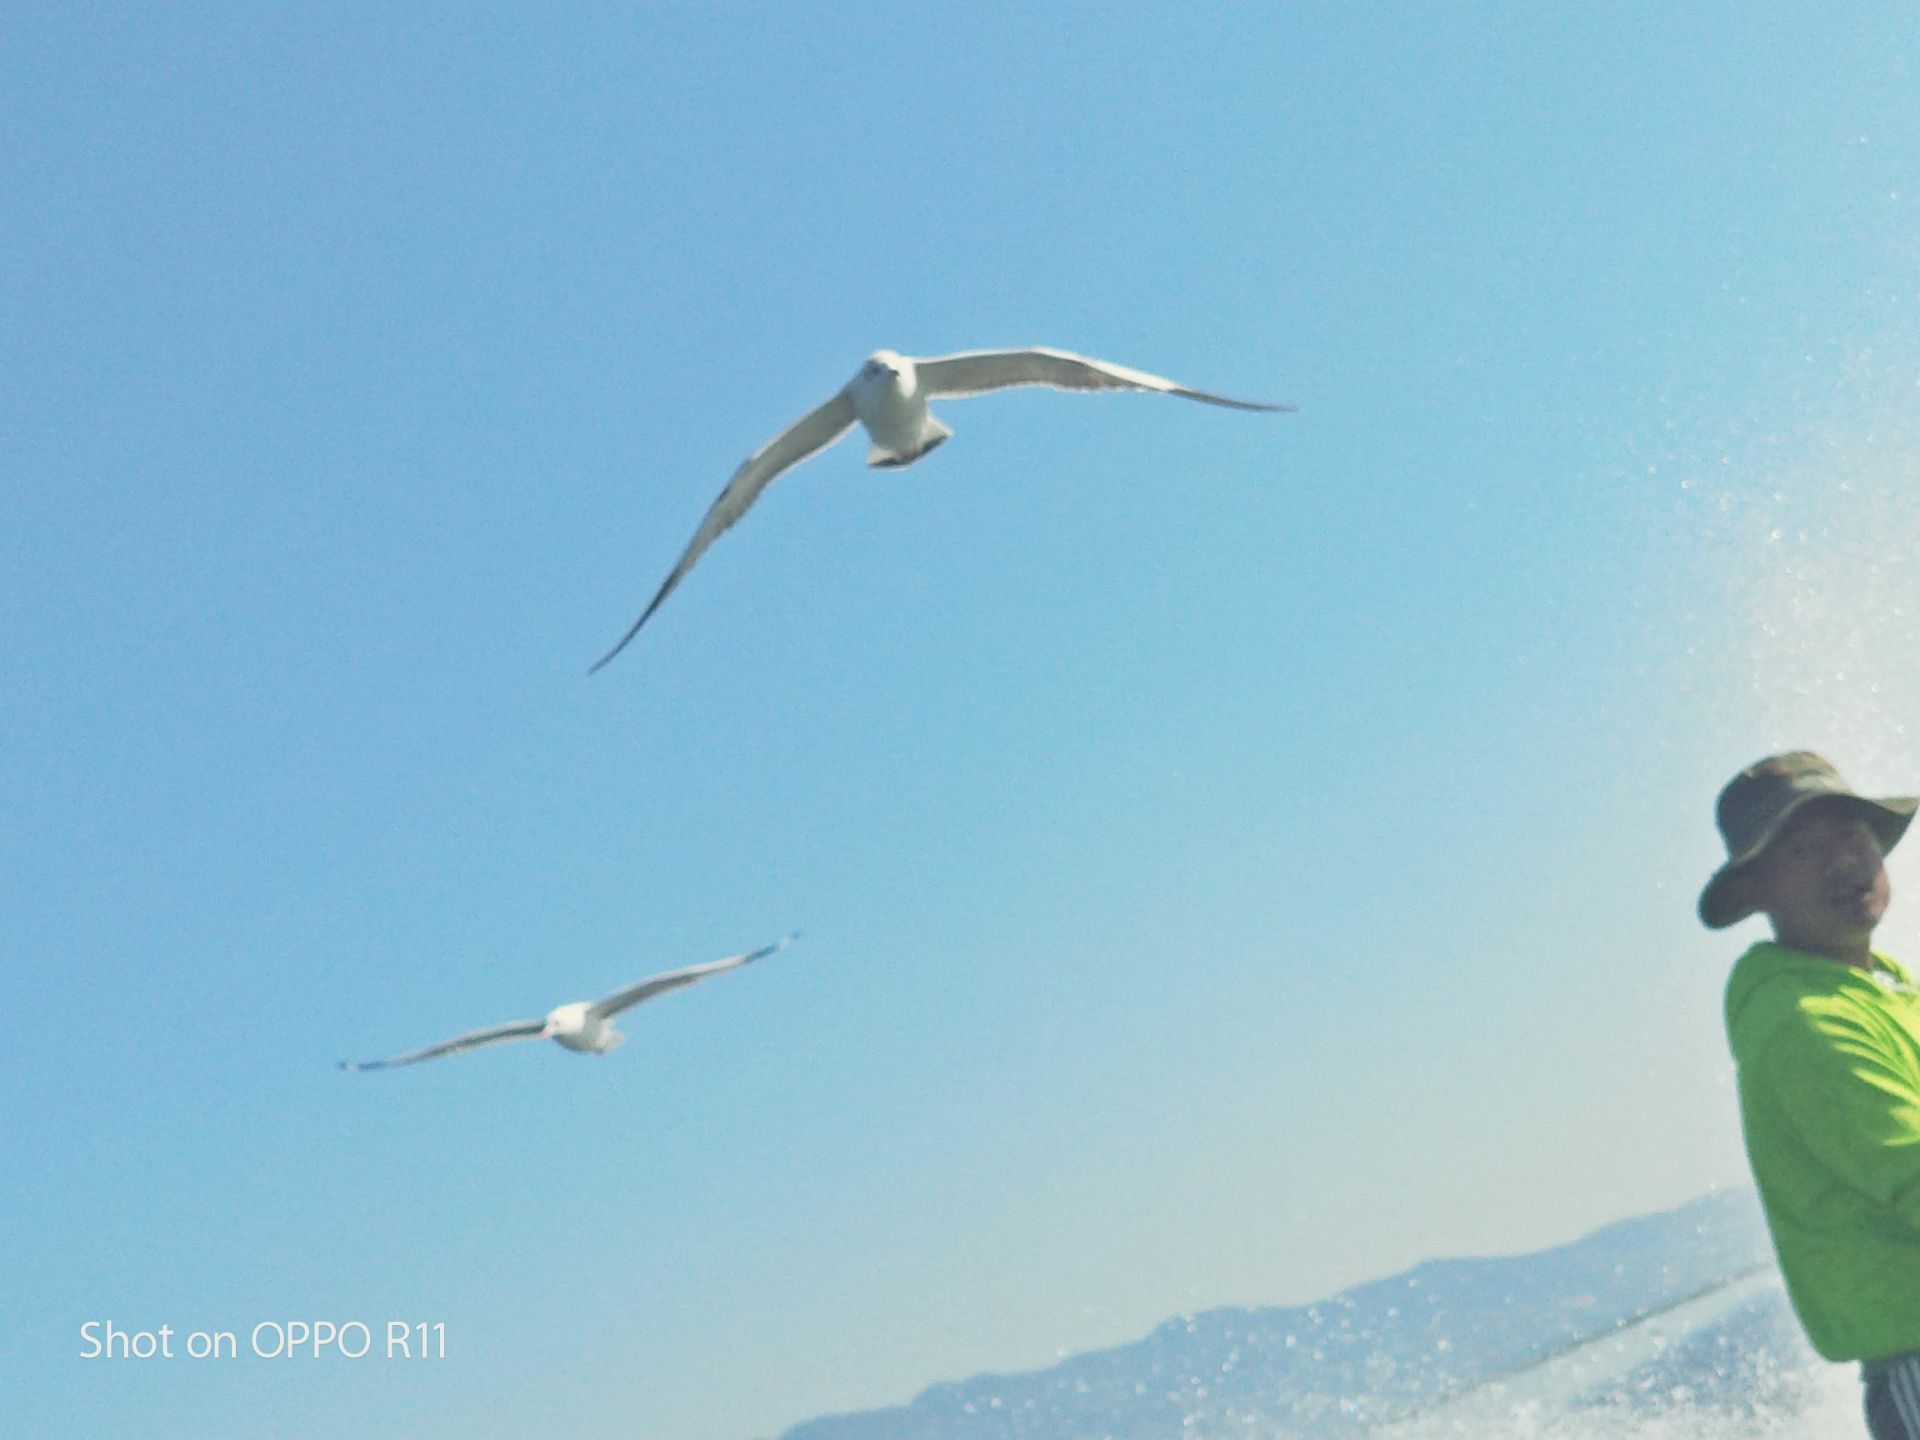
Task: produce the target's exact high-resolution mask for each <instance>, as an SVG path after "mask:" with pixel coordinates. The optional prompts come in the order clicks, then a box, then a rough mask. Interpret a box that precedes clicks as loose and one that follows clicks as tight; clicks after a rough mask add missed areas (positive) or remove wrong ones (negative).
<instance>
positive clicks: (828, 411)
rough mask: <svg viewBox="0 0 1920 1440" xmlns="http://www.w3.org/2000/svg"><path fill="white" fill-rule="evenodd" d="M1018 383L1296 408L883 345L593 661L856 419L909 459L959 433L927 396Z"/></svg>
mask: <svg viewBox="0 0 1920 1440" xmlns="http://www.w3.org/2000/svg"><path fill="white" fill-rule="evenodd" d="M1016 385H1045V386H1051V387H1052V388H1054V389H1056V390H1155V391H1159V392H1160V393H1161V394H1164V395H1182V396H1185V397H1186V398H1187V399H1189V400H1204V401H1206V403H1207V404H1209V405H1226V406H1230V407H1231V408H1233V409H1235V410H1291V409H1292V408H1293V407H1292V406H1291V405H1262V404H1259V403H1256V402H1254V401H1251V400H1232V399H1229V398H1228V397H1226V396H1225V395H1215V394H1213V393H1211V392H1209V391H1206V390H1192V389H1189V388H1188V387H1186V386H1185V385H1178V384H1175V383H1174V382H1173V381H1171V380H1168V379H1166V378H1165V377H1164V376H1160V375H1150V374H1148V373H1147V372H1146V371H1144V370H1132V369H1129V368H1128V367H1126V366H1124V365H1115V364H1113V363H1112V362H1111V361H1107V360H1094V359H1091V358H1089V357H1088V356H1085V355H1075V354H1072V353H1071V352H1069V351H1066V350H1052V349H1048V348H1046V347H1044V346H1034V347H1031V348H1029V349H1025V350H964V351H961V352H959V353H958V354H954V355H936V356H930V357H926V358H921V359H916V358H914V357H913V356H910V355H901V354H898V353H897V352H895V351H892V350H876V351H874V352H873V354H872V355H870V356H869V357H867V362H866V364H864V365H862V366H861V367H860V373H859V374H857V375H855V376H854V377H853V379H851V380H849V381H848V382H847V383H846V385H844V386H843V387H842V388H841V389H840V391H839V393H838V394H836V395H834V396H833V398H832V399H830V400H828V401H827V402H826V403H825V404H824V405H820V406H818V407H816V408H815V409H813V410H812V411H810V412H809V413H807V414H806V415H803V416H801V417H800V419H798V420H796V421H795V422H794V423H793V424H792V425H789V426H788V427H787V428H786V429H785V430H783V431H781V432H780V433H779V434H778V435H776V436H774V437H773V439H771V440H769V441H768V442H767V443H766V444H765V445H762V446H761V447H760V448H759V449H758V450H756V451H754V452H753V454H751V455H749V456H748V457H747V458H746V460H745V461H744V462H742V464H741V466H740V468H739V469H738V470H736V471H734V473H733V478H732V479H731V480H729V481H728V482H727V488H726V489H724V490H722V491H721V492H720V498H719V499H717V500H715V501H714V502H713V505H712V507H711V508H710V509H709V510H708V511H707V517H706V519H705V520H703V521H701V522H700V528H699V530H697V531H696V532H695V533H694V537H693V541H692V543H690V544H689V545H688V546H687V548H686V551H685V552H684V553H683V554H682V555H681V556H680V560H679V563H678V564H676V565H675V566H674V567H673V570H672V572H671V573H669V574H668V576H667V578H666V580H665V581H664V582H663V583H662V584H661V586H660V589H659V590H658V591H657V592H656V593H655V594H654V597H653V600H652V603H650V604H649V605H648V606H647V608H646V610H645V611H643V612H642V613H641V616H640V618H639V619H638V620H636V621H634V622H633V624H632V626H631V627H629V628H628V630H627V633H626V634H625V635H623V636H621V637H620V643H619V644H617V645H615V646H614V647H613V648H612V649H611V650H609V651H608V652H607V653H606V654H605V655H602V656H601V657H600V658H599V659H598V660H597V661H595V662H594V664H593V667H592V668H593V669H594V670H598V669H599V668H600V667H601V666H602V665H605V664H606V663H607V662H608V661H609V660H611V659H613V657H614V656H616V655H618V654H619V653H620V652H621V651H622V650H624V649H625V648H626V647H627V642H628V641H630V640H632V639H633V637H634V636H636V635H638V634H639V633H640V627H641V626H642V625H645V624H646V623H647V621H648V620H649V619H651V618H652V616H653V612H654V611H655V610H658V609H659V608H660V603H661V601H663V600H665V599H666V598H667V596H668V595H670V594H672V593H673V588H674V587H675V586H676V585H678V584H679V583H680V582H681V580H683V579H685V578H686V574H687V572H688V571H689V570H691V569H692V568H693V566H694V562H695V561H696V560H698V559H699V558H700V557H701V555H702V554H704V553H705V552H706V549H707V547H708V546H709V545H711V544H713V542H714V541H715V540H717V539H719V538H720V536H721V535H722V534H723V533H724V532H725V531H726V530H727V528H728V527H729V526H731V525H732V524H733V523H734V522H735V521H736V520H738V519H739V518H740V517H741V516H742V515H744V514H746V513H747V509H748V507H750V506H751V505H752V504H753V502H754V501H755V500H757V499H759V498H760V492H761V491H762V490H765V489H766V488H767V486H769V485H771V484H772V483H773V482H774V480H775V479H777V478H778V477H779V476H780V475H781V474H782V473H784V472H785V471H787V470H790V469H792V468H793V467H794V466H795V465H798V464H799V463H800V462H801V461H802V460H805V459H807V458H808V457H809V456H811V455H816V454H818V453H819V452H820V451H822V450H824V449H826V448H827V447H828V446H829V445H831V444H833V443H834V442H835V441H836V440H838V439H839V438H840V437H841V436H842V435H845V434H846V433H847V431H848V430H850V429H852V428H853V426H854V424H855V423H856V422H857V423H858V424H860V425H861V426H862V427H864V428H865V430H866V432H867V438H868V439H869V440H870V441H872V445H871V447H870V448H869V449H868V451H867V464H869V465H875V466H888V467H898V466H902V465H911V464H912V463H913V462H914V461H916V460H918V459H919V458H920V457H921V456H922V455H925V454H926V453H927V452H928V451H929V450H932V449H933V448H934V447H935V446H936V445H938V444H939V443H940V442H941V441H943V440H945V439H946V438H947V437H948V436H950V435H951V434H953V431H952V430H950V429H948V428H947V427H946V426H945V425H943V424H941V423H940V421H938V420H936V419H935V418H934V417H933V415H932V413H931V412H930V411H929V410H928V409H927V402H928V401H929V400H933V399H938V398H941V397H944V396H961V395H981V394H985V393H986V392H987V391H989V390H1005V389H1009V388H1011V387H1013V386H1016Z"/></svg>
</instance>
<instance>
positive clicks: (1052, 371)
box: [913, 346, 1293, 410]
mask: <svg viewBox="0 0 1920 1440" xmlns="http://www.w3.org/2000/svg"><path fill="white" fill-rule="evenodd" d="M913 368H914V371H915V372H916V373H917V374H918V375H919V377H920V388H921V389H922V390H923V391H925V392H926V394H927V395H928V396H929V397H932V396H937V395H980V394H983V393H985V392H986V391H988V390H1005V389H1008V388H1009V387H1011V386H1014V385H1051V386H1052V387H1053V388H1054V389H1056V390H1158V391H1160V392H1161V393H1162V394H1165V395H1184V396H1186V397H1187V398H1188V399H1189V400H1204V401H1206V402H1207V403H1208V404H1209V405H1229V406H1231V407H1232V408H1233V409H1235V410H1291V409H1293V406H1291V405H1262V404H1258V403H1257V402H1255V401H1252V400H1232V399H1229V398H1228V397H1227V396H1225V395H1215V394H1213V393H1212V392H1210V391H1207V390H1189V389H1188V388H1187V387H1186V386H1185V385H1176V384H1175V383H1174V382H1173V381H1171V380H1169V379H1167V378H1166V377H1165V376H1162V375H1149V374H1148V373H1147V372H1146V371H1144V370H1130V369H1128V368H1127V367H1126V366H1125V365H1115V364H1112V363H1111V362H1109V361H1106V360H1093V359H1090V358H1088V357H1087V356H1085V355H1075V354H1073V353H1071V352H1070V351H1066V350H1050V349H1048V348H1047V347H1045V346H1035V347H1033V348H1032V349H1030V350H963V351H961V352H960V353H959V354H957V355H935V356H930V357H928V358H927V359H925V360H915V361H914V362H913Z"/></svg>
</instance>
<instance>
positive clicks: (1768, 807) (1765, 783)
mask: <svg viewBox="0 0 1920 1440" xmlns="http://www.w3.org/2000/svg"><path fill="white" fill-rule="evenodd" d="M1836 796H1837V797H1838V798H1840V799H1842V800H1847V801H1850V802H1852V804H1854V805H1855V806H1857V807H1858V808H1859V811H1860V815H1861V818H1862V819H1864V820H1865V821H1866V822H1867V824H1868V825H1870V826H1872V827H1873V833H1874V834H1875V835H1876V836H1878V837H1879V840H1880V850H1881V853H1882V854H1884V853H1886V852H1887V851H1889V850H1891V849H1893V847H1894V846H1895V845H1898V844H1899V843H1900V837H1901V836H1902V835H1904V834H1906V831H1907V822H1908V821H1910V820H1912V819H1913V812H1914V811H1915V810H1916V809H1920V796H1912V795H1900V796H1895V797H1893V798H1891V799H1885V800H1872V799H1869V798H1868V797H1866V796H1865V795H1856V794H1855V793H1854V792H1853V789H1852V787H1851V786H1849V785H1848V784H1847V782H1846V781H1844V780H1842V779H1841V778H1840V772H1839V771H1837V770H1835V769H1834V768H1833V766H1832V765H1831V764H1829V763H1828V762H1827V761H1826V760H1825V759H1823V758H1822V757H1820V756H1818V755H1816V754H1814V753H1813V752H1812V751H1811V750H1794V751H1791V752H1790V753H1788V754H1785V755H1769V756H1768V757H1767V758H1766V759H1764V760H1759V761H1756V762H1754V763H1753V764H1752V765H1749V766H1748V767H1747V768H1746V769H1744V770H1742V771H1741V772H1740V773H1739V774H1738V775H1736V776H1734V777H1733V779H1731V780H1729V781H1728V782H1727V786H1726V788H1725V789H1724V790H1722V791H1721V792H1720V798H1719V800H1718V802H1716V804H1715V806H1714V818H1715V819H1716V820H1717V821H1718V823H1719V825H1720V836H1721V838H1722V839H1723V840H1725V841H1726V842H1727V863H1726V864H1724V865H1722V866H1721V867H1720V868H1719V869H1718V870H1716V871H1714V872H1713V878H1712V879H1711V880H1709V881H1707V888H1706V889H1704V890H1702V891H1701V892H1700V922H1701V923H1702V924H1703V925H1705V926H1706V927H1707V928H1708V929H1709V930H1721V929H1724V928H1725V927H1727V926H1728V925H1731V924H1733V923H1734V922H1735V921H1736V920H1744V919H1746V918H1747V916H1749V915H1751V914H1752V913H1753V906H1751V905H1748V904H1744V903H1743V902H1742V901H1740V900H1739V899H1738V898H1737V897H1736V895H1735V893H1734V891H1735V886H1734V884H1733V881H1734V879H1735V878H1736V877H1737V876H1738V874H1739V873H1740V870H1741V868H1742V867H1743V866H1745V865H1747V864H1748V863H1750V862H1751V861H1753V860H1756V859H1758V858H1759V856H1760V852H1761V851H1763V850H1765V849H1766V848H1767V846H1768V845H1770V844H1772V843H1773V838H1774V836H1776V835H1778V834H1779V833H1780V832H1781V830H1783V829H1784V828H1785V827H1786V824H1787V822H1788V821H1789V820H1791V819H1792V818H1793V817H1794V816H1795V815H1797V814H1798V813H1799V812H1800V811H1801V810H1802V809H1803V808H1805V807H1806V806H1807V805H1810V804H1812V803H1813V802H1814V801H1815V800H1826V799H1831V798H1834V797H1836Z"/></svg>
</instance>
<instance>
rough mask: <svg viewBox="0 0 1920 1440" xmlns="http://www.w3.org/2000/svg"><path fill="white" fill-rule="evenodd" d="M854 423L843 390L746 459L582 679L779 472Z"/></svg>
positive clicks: (656, 606) (610, 656)
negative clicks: (636, 614) (636, 613)
mask: <svg viewBox="0 0 1920 1440" xmlns="http://www.w3.org/2000/svg"><path fill="white" fill-rule="evenodd" d="M853 419H854V416H853V397H852V396H850V395H849V394H847V392H846V391H845V390H842V391H841V392H840V393H839V394H838V395H835V396H834V397H833V398H832V399H831V400H829V401H827V403H826V404H824V405H822V406H820V407H819V408H818V409H816V410H813V411H811V412H809V413H808V414H806V415H803V416H801V417H800V419H798V420H796V421H795V422H794V423H793V424H791V425H789V426H788V427H787V428H786V429H785V430H782V431H781V432H780V433H779V434H778V435H776V436H774V437H773V439H771V440H769V441H768V442H767V443H766V444H764V445H762V446H761V447H760V448H759V449H758V450H756V451H754V452H753V454H751V455H749V456H748V457H747V458H746V460H745V461H743V462H742V463H741V466H740V468H739V469H738V470H736V471H734V472H733V478H732V479H731V480H729V481H728V482H727V488H726V489H724V490H722V491H721V492H720V498H719V499H718V500H716V501H714V502H713V507H712V508H711V509H710V510H708V511H707V518H706V519H704V520H702V521H701V522H700V528H699V529H698V530H697V531H695V532H694V536H693V543H692V544H690V545H688V546H687V550H686V553H685V554H684V555H682V556H681V557H680V563H679V564H678V565H675V566H674V567H673V573H672V574H670V575H668V576H667V578H666V581H665V582H664V583H663V584H662V585H661V586H660V589H659V590H658V591H657V592H656V593H655V595H654V597H653V601H652V603H651V604H649V605H648V606H647V608H646V609H645V610H644V611H643V612H642V613H641V615H640V618H639V619H638V620H636V621H634V622H633V625H632V628H630V629H629V630H628V631H627V633H626V634H624V635H622V636H621V637H620V643H619V644H618V645H615V646H614V647H613V648H612V649H611V650H609V651H608V652H607V653H606V654H604V655H602V656H601V657H600V658H599V659H598V660H596V661H594V662H593V665H592V667H591V669H589V670H588V672H587V673H588V674H592V673H593V671H594V670H598V669H599V668H600V667H601V666H602V665H605V664H606V663H607V662H608V661H609V660H611V659H613V657H614V656H616V655H618V654H619V653H620V652H621V651H622V650H624V649H626V648H627V642H628V641H629V640H631V639H633V637H634V636H636V635H638V634H639V633H640V627H641V626H642V625H644V624H646V623H647V621H648V620H649V619H651V618H652V616H653V612H654V611H656V610H658V609H659V608H660V602H661V601H662V600H665V599H666V598H667V596H669V595H671V594H672V593H673V587H674V586H676V585H678V584H679V583H680V581H681V580H682V579H683V578H684V577H685V576H686V573H687V572H688V571H689V570H691V569H693V562H694V561H696V560H698V559H699V558H700V557H701V555H703V554H704V553H705V552H706V548H707V547H708V546H709V545H711V544H713V542H714V541H715V540H718V539H719V538H720V536H721V535H722V534H723V533H725V531H726V529H727V527H728V526H730V525H732V524H733V522H734V521H736V520H738V519H739V518H740V517H741V516H742V515H744V514H746V513H747V509H748V507H750V506H751V505H752V504H753V502H754V501H755V500H758V499H759V498H760V492H761V491H762V490H764V489H766V488H767V486H769V485H771V484H772V483H773V482H774V481H775V480H776V479H777V478H778V477H779V475H780V473H781V472H782V471H784V470H791V469H792V468H793V467H794V466H795V465H798V464H799V463H800V462H801V461H802V460H804V459H806V458H807V457H808V456H809V455H814V454H817V453H818V452H820V451H822V450H824V449H826V448H827V446H829V445H831V444H833V442H834V441H836V440H838V439H839V438H840V437H841V436H842V435H844V434H846V433H847V431H848V430H850V429H851V428H852V427H853Z"/></svg>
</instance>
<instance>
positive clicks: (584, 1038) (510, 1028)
mask: <svg viewBox="0 0 1920 1440" xmlns="http://www.w3.org/2000/svg"><path fill="white" fill-rule="evenodd" d="M799 933H800V932H799V931H797V930H796V931H795V932H794V933H793V934H792V935H787V936H783V937H782V938H780V939H779V940H776V941H774V943H773V944H771V945H767V946H763V947H762V948H761V949H758V950H750V951H748V952H747V953H746V954H745V955H730V956H728V957H727V958H726V959H725V960H709V961H707V962H706V963H705V964H704V965H688V966H686V967H685V968H683V969H680V970H667V971H664V972H662V973H661V974H659V975H654V976H650V977H649V978H647V979H645V980H639V981H636V982H635V983H633V984H632V985H629V986H627V987H626V988H625V989H624V990H616V991H614V992H613V994H611V995H609V996H607V997H606V998H605V999H602V1000H576V1001H574V1002H573V1003H572V1004H571V1005H560V1006H556V1007H555V1008H554V1009H552V1010H550V1011H548V1012H547V1018H546V1019H544V1020H512V1021H509V1022H508V1023H507V1024H505V1025H493V1026H489V1027H488V1028H487V1029H485V1030H470V1031H468V1032H467V1033H466V1034H465V1035H456V1036H454V1037H453V1039H451V1040H442V1041H441V1042H440V1043H439V1044H438V1045H429V1046H427V1048H426V1049H424V1050H413V1051H409V1052H408V1053H407V1054H405V1055H394V1056H392V1057H390V1058H388V1059H386V1060H361V1061H353V1060H342V1061H340V1062H339V1063H340V1068H341V1069H342V1070H386V1069H390V1068H391V1067H393V1066H395V1065H413V1064H416V1063H418V1062H419V1061H422V1060H437V1059H438V1058H439V1057H440V1056H442V1055H452V1054H455V1053H457V1052H458V1051H461V1050H473V1049H477V1048H478V1047H479V1046H482V1045H496V1044H498V1043H499V1042H500V1041H502V1040H534V1039H542V1040H557V1041H559V1043H560V1044H562V1045H564V1046H566V1047H567V1049H569V1050H577V1051H579V1052H580V1053H581V1054H583V1055H604V1054H606V1053H607V1051H609V1050H615V1049H618V1048H619V1047H620V1046H621V1045H623V1044H625V1043H626V1039H627V1037H626V1036H624V1035H622V1034H621V1033H620V1032H619V1031H618V1030H616V1029H614V1028H613V1024H612V1021H613V1017H614V1016H616V1015H618V1014H619V1013H620V1012H621V1011H622V1010H628V1009H631V1008H632V1007H633V1006H635V1005H638V1004H639V1003H640V1002H641V1001H642V1000H651V999H653V997H654V996H656V995H664V994H666V992H667V991H669V990H678V989H679V988H680V987H681V986H682V985H691V984H693V982H694V981H696V980H704V979H706V978H707V977H708V976H709V975H718V974H720V973H721V972H722V971H725V970H735V969H738V968H739V967H740V966H742V965H749V964H751V963H752V962H753V961H755V960H758V959H760V958H761V957H762V956H765V955H771V954H773V952H774V951H776V950H784V949H786V948H787V946H789V945H791V944H792V943H793V942H794V940H795V939H796V938H797V937H798V935H799Z"/></svg>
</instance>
